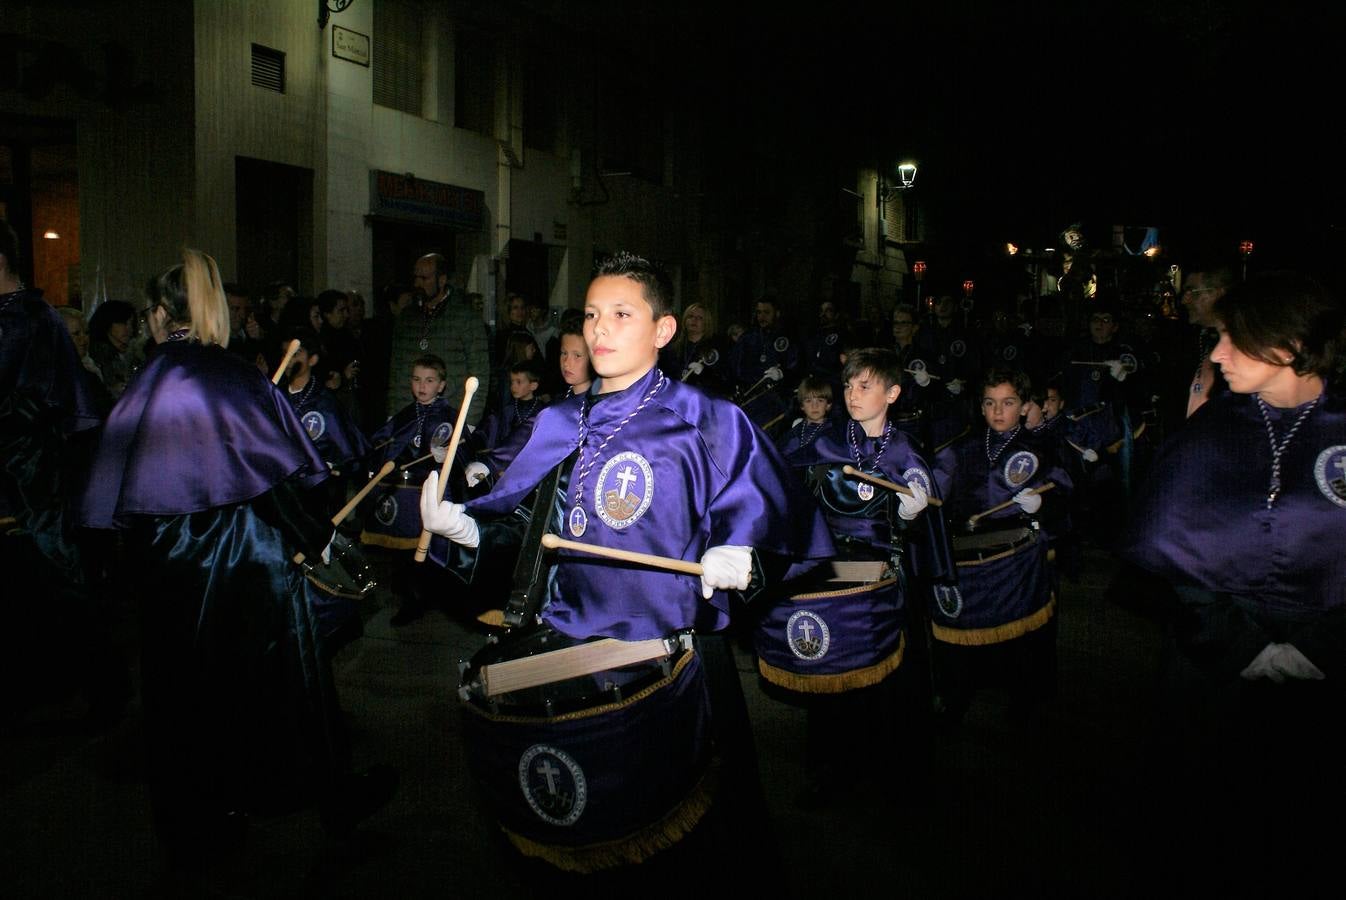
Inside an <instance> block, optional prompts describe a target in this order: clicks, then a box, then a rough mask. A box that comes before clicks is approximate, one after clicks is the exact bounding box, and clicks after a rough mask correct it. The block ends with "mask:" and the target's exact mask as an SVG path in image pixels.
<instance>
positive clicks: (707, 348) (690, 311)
mask: <svg viewBox="0 0 1346 900" xmlns="http://www.w3.org/2000/svg"><path fill="white" fill-rule="evenodd" d="M729 348H730V342H729V339H728V338H726V337H724V336H723V335H720V334H718V333H717V332H716V330H715V314H714V313H712V312H711V310H710V308H709V307H707V306H706V305H705V304H703V303H693V304H691V305H690V306H688V307H687V308H686V309H684V310H683V311H682V323H681V324H680V325H679V326H678V333H677V335H676V336H675V337H674V338H673V340H672V341H670V342H669V344H668V346H667V347H665V348H664V349H663V350H662V351H660V353H659V367H660V368H662V369H663V370H664V374H665V375H667V376H668V377H669V378H676V379H677V380H678V381H681V382H682V383H684V384H691V385H695V386H696V387H699V388H701V389H702V390H703V391H706V392H707V393H710V394H715V395H716V396H720V397H725V396H729V395H730V394H732V393H733V390H734V386H733V383H732V382H733V378H732V375H731V364H730V357H729Z"/></svg>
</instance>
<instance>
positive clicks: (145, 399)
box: [81, 250, 395, 866]
mask: <svg viewBox="0 0 1346 900" xmlns="http://www.w3.org/2000/svg"><path fill="white" fill-rule="evenodd" d="M155 293H156V296H155V297H154V299H153V301H152V304H151V306H150V309H149V311H148V315H147V322H148V324H149V327H150V329H151V331H152V333H153V335H154V338H155V341H156V342H157V346H156V347H155V349H154V350H153V351H152V353H151V354H150V356H149V359H148V360H147V362H146V365H145V368H144V369H143V371H141V372H140V374H139V375H137V376H136V377H135V378H134V379H133V380H132V382H131V383H130V385H128V387H127V389H126V392H125V393H124V394H123V395H122V397H121V399H120V400H119V401H118V403H117V405H116V406H115V407H114V408H113V410H112V412H111V414H110V415H109V417H108V421H107V425H106V427H105V429H104V433H103V437H102V442H101V444H100V446H99V449H98V452H97V455H96V458H95V460H94V464H93V469H92V477H91V478H90V481H89V484H90V487H89V489H88V490H87V491H86V493H85V496H84V498H83V503H82V508H81V519H82V521H83V522H84V524H86V525H88V526H91V527H95V528H111V529H119V530H122V531H124V533H125V542H124V543H125V548H126V554H127V559H126V563H127V565H126V571H127V572H133V573H135V576H134V577H135V578H136V579H138V583H137V584H135V585H134V586H133V587H134V593H135V594H136V595H137V596H139V597H140V598H141V604H142V615H141V623H142V625H141V628H142V634H141V646H142V654H143V659H142V695H143V701H144V714H145V727H146V735H147V742H146V745H147V749H148V754H149V764H148V766H147V767H146V771H147V772H148V773H149V775H150V794H151V800H152V803H153V808H154V814H155V823H156V827H157V829H158V831H159V834H160V837H161V839H162V840H163V841H164V842H165V845H166V848H167V850H168V851H169V857H170V859H171V860H172V861H173V862H175V863H179V864H183V865H189V866H190V865H194V864H199V863H201V862H202V861H203V860H202V859H201V855H202V854H203V853H205V852H207V850H209V849H218V848H219V847H221V846H222V845H223V844H227V843H228V842H229V841H230V840H231V839H234V838H237V837H238V836H239V830H240V829H241V827H242V825H243V824H244V823H245V822H246V816H247V814H249V813H254V812H262V811H268V812H274V811H277V810H288V809H295V808H299V807H302V806H306V805H309V804H313V803H316V804H318V805H319V806H320V808H321V810H322V812H323V821H324V824H325V825H327V826H328V828H329V830H333V831H337V832H346V831H349V830H350V829H351V828H352V827H353V826H354V824H355V822H356V821H358V819H359V818H362V817H363V816H364V815H368V814H369V813H370V812H372V811H373V809H375V808H377V807H378V806H379V805H381V803H382V802H383V801H386V800H387V798H388V796H390V795H391V792H392V788H393V784H394V781H395V778H394V776H392V774H391V773H389V772H386V771H384V770H379V771H377V772H374V773H372V774H369V773H367V774H366V775H364V776H352V775H350V774H349V773H348V770H347V763H346V754H345V744H344V739H343V737H342V728H341V724H340V721H339V715H340V711H339V709H338V708H337V705H336V695H335V691H334V685H333V683H332V678H331V671H330V666H329V665H328V660H326V658H325V656H324V655H323V654H321V653H320V652H319V648H318V641H317V629H316V626H315V622H314V618H313V615H312V612H311V607H310V604H309V600H308V597H307V593H306V591H307V587H306V584H307V583H306V581H305V578H304V574H303V572H302V571H301V570H300V567H299V566H297V565H295V564H294V562H293V561H292V559H293V557H294V555H295V553H296V552H303V553H304V554H306V555H307V556H308V557H309V558H310V559H317V558H319V557H320V556H321V555H322V554H323V552H324V548H325V547H326V546H327V544H328V542H329V540H330V538H331V537H332V526H331V523H330V522H326V521H323V520H321V519H315V518H314V517H313V516H312V515H310V514H309V512H308V511H307V509H306V504H305V502H304V497H303V494H304V492H305V491H306V490H307V489H308V488H311V487H313V486H314V485H316V484H317V483H318V482H320V481H322V480H323V479H324V478H326V477H327V466H326V465H325V464H324V463H323V461H322V458H321V457H320V456H319V455H318V452H317V450H316V449H315V447H314V445H313V442H312V441H310V440H309V438H308V435H307V433H306V432H305V431H304V428H303V426H302V425H301V424H300V422H299V420H298V419H297V418H296V417H295V414H294V412H293V411H292V409H291V408H290V405H289V403H288V402H287V401H286V399H285V397H284V396H283V395H282V394H281V392H280V390H279V389H278V388H276V387H275V386H274V385H273V384H272V383H271V382H270V381H269V380H268V379H267V378H266V376H265V375H263V374H262V373H260V372H259V371H258V370H257V368H256V367H255V366H253V365H251V364H249V363H248V362H246V361H244V360H243V359H241V358H239V357H238V356H236V355H234V354H232V353H229V352H227V351H226V350H225V349H224V348H225V345H226V344H227V343H228V341H229V309H228V306H227V304H226V302H225V297H224V291H223V289H222V286H221V281H220V274H219V270H218V268H217V267H216V265H215V261H214V260H212V259H211V258H210V257H209V256H207V255H205V254H204V253H200V252H198V251H195V250H187V251H184V253H183V261H182V263H181V264H180V265H176V266H173V267H172V268H170V269H168V270H167V271H165V272H164V273H163V274H162V275H160V276H159V278H158V280H157V282H156V292H155Z"/></svg>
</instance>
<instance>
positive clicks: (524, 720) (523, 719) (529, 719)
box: [466, 650, 696, 724]
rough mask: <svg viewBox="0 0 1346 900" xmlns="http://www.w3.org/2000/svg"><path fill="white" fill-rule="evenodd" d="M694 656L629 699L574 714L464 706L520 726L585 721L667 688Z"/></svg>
mask: <svg viewBox="0 0 1346 900" xmlns="http://www.w3.org/2000/svg"><path fill="white" fill-rule="evenodd" d="M695 656H696V651H695V650H690V651H688V652H687V653H684V654H683V655H682V657H681V658H680V659H679V660H678V662H677V664H676V665H674V666H673V670H672V671H671V672H669V673H668V676H667V677H665V678H660V679H659V680H658V681H656V682H655V683H654V684H651V685H649V686H648V687H646V688H644V689H643V690H641V691H638V692H637V693H634V694H632V695H631V696H630V697H623V698H622V699H621V700H614V701H613V702H611V703H604V704H603V705H602V706H595V707H592V708H590V709H579V710H576V711H575V712H568V713H562V714H561V715H559V716H502V715H499V714H497V713H493V712H491V711H490V710H486V709H482V708H480V707H479V706H477V704H475V703H468V704H466V706H467V708H468V709H470V710H472V711H473V712H474V713H477V714H478V715H481V716H485V717H486V718H487V719H489V720H490V721H492V722H515V723H521V724H529V723H534V722H574V721H577V720H579V719H587V718H589V717H590V716H601V715H603V714H604V713H609V712H612V711H613V710H618V709H622V708H624V707H627V706H631V705H633V704H636V703H639V702H640V701H641V700H644V699H645V698H646V697H648V696H650V695H651V694H653V693H654V692H655V691H657V690H660V689H661V688H664V687H667V686H668V685H670V684H672V683H673V682H674V681H675V680H677V677H678V676H679V675H681V674H682V670H683V669H685V668H687V666H689V665H691V664H692V658H693V657H695Z"/></svg>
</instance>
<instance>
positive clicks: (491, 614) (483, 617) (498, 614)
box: [477, 609, 505, 628]
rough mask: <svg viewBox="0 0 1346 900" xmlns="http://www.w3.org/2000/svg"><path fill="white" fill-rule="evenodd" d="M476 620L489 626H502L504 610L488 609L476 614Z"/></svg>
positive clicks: (503, 623)
mask: <svg viewBox="0 0 1346 900" xmlns="http://www.w3.org/2000/svg"><path fill="white" fill-rule="evenodd" d="M477 621H478V622H480V623H481V624H483V625H486V626H488V627H490V628H504V627H505V611H504V610H503V609H488V610H486V612H484V613H481V614H480V615H478V616H477Z"/></svg>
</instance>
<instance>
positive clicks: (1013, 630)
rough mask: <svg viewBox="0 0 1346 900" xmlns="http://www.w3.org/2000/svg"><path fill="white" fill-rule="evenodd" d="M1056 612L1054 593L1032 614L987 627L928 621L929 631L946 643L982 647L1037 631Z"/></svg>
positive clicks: (938, 639) (936, 638)
mask: <svg viewBox="0 0 1346 900" xmlns="http://www.w3.org/2000/svg"><path fill="white" fill-rule="evenodd" d="M1055 612H1056V595H1055V594H1053V595H1051V596H1050V597H1048V598H1047V603H1046V605H1045V606H1043V607H1042V609H1040V610H1038V611H1037V612H1035V613H1033V614H1032V615H1028V616H1024V617H1023V618H1022V619H1016V620H1014V621H1013V622H1006V623H1005V624H1004V625H992V626H990V627H988V628H950V627H948V626H947V625H940V624H939V623H938V622H931V623H930V631H931V633H932V634H933V635H934V637H935V640H937V641H943V642H944V643H946V644H961V645H962V646H964V647H984V646H986V645H988V644H1003V643H1004V642H1005V641H1012V640H1014V639H1015V638H1017V637H1023V636H1024V635H1025V634H1028V633H1029V632H1030V631H1037V630H1038V629H1039V628H1041V627H1042V626H1043V625H1046V624H1047V623H1048V622H1050V621H1051V620H1052V615H1053V614H1054V613H1055Z"/></svg>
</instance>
